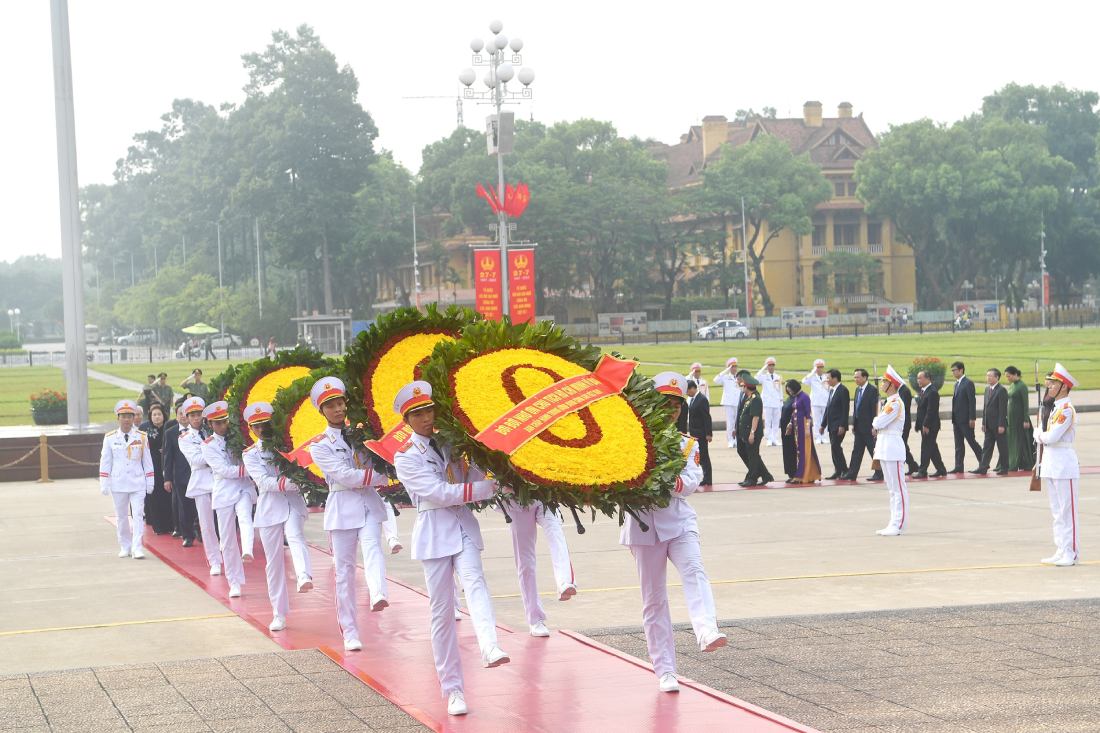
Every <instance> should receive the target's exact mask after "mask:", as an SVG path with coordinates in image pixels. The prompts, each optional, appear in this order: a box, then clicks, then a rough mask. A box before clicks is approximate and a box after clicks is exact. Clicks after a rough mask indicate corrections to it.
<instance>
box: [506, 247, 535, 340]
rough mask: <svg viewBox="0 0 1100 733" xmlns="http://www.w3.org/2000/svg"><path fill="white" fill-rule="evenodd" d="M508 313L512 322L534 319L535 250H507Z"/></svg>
mask: <svg viewBox="0 0 1100 733" xmlns="http://www.w3.org/2000/svg"><path fill="white" fill-rule="evenodd" d="M508 314H509V315H510V316H511V318H512V323H531V322H533V321H534V320H535V250H533V249H514V250H509V252H508Z"/></svg>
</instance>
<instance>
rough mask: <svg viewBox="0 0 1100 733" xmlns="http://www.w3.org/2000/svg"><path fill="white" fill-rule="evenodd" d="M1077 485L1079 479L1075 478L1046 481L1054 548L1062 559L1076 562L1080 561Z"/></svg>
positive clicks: (1049, 479)
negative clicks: (1052, 524) (1071, 559)
mask: <svg viewBox="0 0 1100 733" xmlns="http://www.w3.org/2000/svg"><path fill="white" fill-rule="evenodd" d="M1078 483H1079V479H1075V478H1048V479H1047V496H1048V497H1050V513H1051V515H1052V516H1053V517H1054V546H1055V547H1057V548H1058V554H1059V555H1061V556H1062V557H1066V558H1073V559H1076V560H1080V559H1081V556H1080V552H1081V548H1080V546H1079V545H1078V542H1079V541H1080V539H1079V536H1078V534H1079V531H1078V529H1077V527H1078V525H1077V505H1078V504H1079V503H1080V499H1079V495H1078V491H1079V487H1078Z"/></svg>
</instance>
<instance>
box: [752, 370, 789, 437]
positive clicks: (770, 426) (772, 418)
mask: <svg viewBox="0 0 1100 733" xmlns="http://www.w3.org/2000/svg"><path fill="white" fill-rule="evenodd" d="M756 378H757V380H759V382H760V400H761V402H762V403H763V404H764V440H765V441H766V443H767V445H783V436H782V435H780V433H779V418H780V413H781V412H782V411H783V377H781V376H780V375H778V374H776V373H775V357H774V356H769V357H768V358H767V359H766V360H765V361H764V366H762V367H760V371H758V372H757V373H756Z"/></svg>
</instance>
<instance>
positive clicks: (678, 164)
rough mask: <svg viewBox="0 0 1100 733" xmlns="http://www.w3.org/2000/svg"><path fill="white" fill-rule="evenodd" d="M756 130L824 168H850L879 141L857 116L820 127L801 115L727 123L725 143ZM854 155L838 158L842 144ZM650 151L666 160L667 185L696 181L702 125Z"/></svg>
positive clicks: (825, 120) (701, 164)
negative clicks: (780, 141)
mask: <svg viewBox="0 0 1100 733" xmlns="http://www.w3.org/2000/svg"><path fill="white" fill-rule="evenodd" d="M837 132H839V133H840V139H839V141H837V142H838V143H839V144H833V143H834V141H833V134H834V133H837ZM755 134H764V135H772V136H774V137H777V138H779V139H780V140H782V141H783V142H785V143H787V145H789V146H790V148H791V151H792V152H794V153H795V154H796V155H798V154H802V153H808V154H809V156H810V160H812V161H813V162H814V163H816V164H817V165H818V166H820V167H821V168H822V169H823V170H838V171H843V170H851V169H852V168H854V167H855V164H856V160H858V158H861V157H863V154H864V152H866V151H867V150H868V149H870V148H873V147H876V146H877V145H878V143H877V141H876V140H875V136H874V135H873V134H872V133H871V129H870V128H869V127H867V123H866V122H864V121H863V116H862V115H860V116H858V117H826V118H823V119H822V121H821V126H820V127H810V126H808V125H807V124H806V122H805V120H803V118H801V117H795V118H785V119H769V118H763V117H757V118H753V119H750V120H747V121H745V120H742V121H736V122H729V123H727V132H726V140H725V144H726V145H727V146H731V147H739V146H741V145H744V144H745V143H747V142H749V141H750V140H752V139H753V137H754V135H755ZM845 147H846V148H848V149H849V150H851V152H852V153H853V154H854V155H855V156H856V158H855V159H853V158H838V157H837V155H838V153H840V152H841V151H842V150H843V149H844V148H845ZM721 150H722V148H718V149H717V150H715V151H714V152H712V153H711V155H710V156H709V158H708V160H712V159H714V158H715V157H716V156H718V155H720V154H721ZM653 154H654V155H655V156H657V157H659V158H661V159H662V160H665V161H666V162H667V163H668V185H669V188H681V187H684V186H690V185H693V184H696V183H699V182H700V181H701V179H702V172H703V168H704V167H705V165H706V162H707V161H704V160H703V128H702V127H701V126H699V125H693V126H691V127H690V128H689V129H688V132H687V134H685V135H682V136H681V139H680V142H679V143H677V144H675V145H659V146H657V147H654V148H653Z"/></svg>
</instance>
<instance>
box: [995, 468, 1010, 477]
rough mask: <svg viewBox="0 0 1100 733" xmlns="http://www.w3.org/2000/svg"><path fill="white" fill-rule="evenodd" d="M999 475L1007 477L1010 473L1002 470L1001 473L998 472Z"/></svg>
mask: <svg viewBox="0 0 1100 733" xmlns="http://www.w3.org/2000/svg"><path fill="white" fill-rule="evenodd" d="M997 475H998V476H1007V475H1008V471H1007V470H1005V469H1003V468H1002V469H1001V470H1000V471H997Z"/></svg>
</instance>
